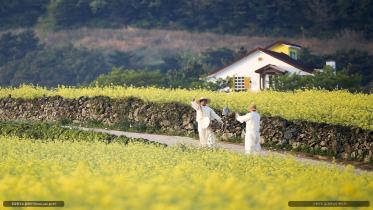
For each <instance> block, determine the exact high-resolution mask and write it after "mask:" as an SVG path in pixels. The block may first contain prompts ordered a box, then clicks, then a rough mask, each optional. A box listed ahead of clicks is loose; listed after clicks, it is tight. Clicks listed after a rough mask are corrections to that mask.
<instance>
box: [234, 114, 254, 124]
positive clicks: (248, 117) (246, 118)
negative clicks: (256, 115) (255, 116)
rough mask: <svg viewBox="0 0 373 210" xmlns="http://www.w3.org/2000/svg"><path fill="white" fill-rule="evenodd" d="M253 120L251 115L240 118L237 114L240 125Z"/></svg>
mask: <svg viewBox="0 0 373 210" xmlns="http://www.w3.org/2000/svg"><path fill="white" fill-rule="evenodd" d="M250 119H251V114H250V113H248V114H245V115H243V116H240V115H239V114H238V113H236V120H237V121H239V122H240V123H243V122H247V121H249V120H250Z"/></svg>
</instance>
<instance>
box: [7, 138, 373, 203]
mask: <svg viewBox="0 0 373 210" xmlns="http://www.w3.org/2000/svg"><path fill="white" fill-rule="evenodd" d="M372 180H373V173H367V172H359V173H357V172H356V171H354V170H353V168H352V167H344V168H339V167H337V166H334V165H331V166H326V165H324V164H319V165H313V164H312V165H309V164H305V163H300V162H298V161H297V160H295V159H293V158H292V157H282V156H281V157H279V156H273V155H268V156H265V157H258V156H245V155H242V154H236V153H232V152H227V151H223V150H207V149H197V148H190V147H175V148H163V147H156V146H152V145H144V144H140V143H134V144H129V145H128V146H123V145H122V144H119V143H112V144H105V143H100V142H66V141H55V142H41V141H35V142H32V141H31V140H29V139H18V138H15V137H0V198H1V200H2V201H4V200H29V201H30V200H31V201H32V200H38V201H39V200H62V201H65V208H63V209H89V210H93V209H100V210H102V209H106V210H109V209H144V210H145V209H146V210H149V209H159V210H165V209H180V210H183V209H188V210H189V209H196V210H197V209H198V210H200V209H212V210H218V209H225V210H227V209H228V210H229V209H231V210H237V209H240V210H244V209H261V210H266V209H271V210H273V209H288V207H287V203H288V201H290V200H370V201H372V199H373V197H372V195H373V182H372ZM1 208H3V207H0V209H1ZM4 209H11V208H4ZM17 209H18V208H17ZM24 209H26V208H24ZM49 209H53V208H49ZM56 209H60V208H56ZM297 209H302V208H297ZM304 209H308V208H304ZM323 209H328V208H323ZM332 209H344V210H345V209H350V208H332Z"/></svg>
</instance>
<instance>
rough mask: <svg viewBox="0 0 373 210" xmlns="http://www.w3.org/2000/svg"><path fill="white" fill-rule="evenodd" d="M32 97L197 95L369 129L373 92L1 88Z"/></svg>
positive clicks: (179, 98)
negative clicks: (223, 91) (225, 91)
mask: <svg viewBox="0 0 373 210" xmlns="http://www.w3.org/2000/svg"><path fill="white" fill-rule="evenodd" d="M9 94H11V95H12V97H21V98H35V97H40V96H54V95H60V96H62V97H65V98H79V97H80V96H100V95H103V96H108V97H111V98H124V97H129V96H134V97H138V98H141V99H144V100H146V101H153V102H159V103H164V102H173V101H175V102H181V103H184V104H189V103H190V101H191V99H192V98H194V97H195V98H199V97H201V96H205V97H209V98H210V99H211V100H212V103H211V106H212V107H214V108H217V109H222V108H223V107H225V106H228V107H229V108H230V109H231V110H232V111H240V112H244V111H245V110H246V107H247V105H248V104H250V103H256V104H257V105H258V110H259V112H260V113H261V114H264V115H270V116H280V117H283V118H285V119H288V120H294V119H303V120H308V121H313V122H325V123H331V124H341V125H349V126H358V127H361V128H365V129H369V130H373V95H371V94H361V93H359V94H352V93H349V92H347V91H323V90H307V91H296V92H294V93H293V92H274V91H264V92H259V93H248V92H235V93H219V92H212V91H206V90H185V89H161V88H132V87H121V86H114V87H103V88H100V87H81V88H73V87H64V86H61V87H59V88H56V89H51V90H49V89H46V88H42V87H33V86H27V85H26V86H22V87H20V88H1V89H0V97H7V96H8V95H9Z"/></svg>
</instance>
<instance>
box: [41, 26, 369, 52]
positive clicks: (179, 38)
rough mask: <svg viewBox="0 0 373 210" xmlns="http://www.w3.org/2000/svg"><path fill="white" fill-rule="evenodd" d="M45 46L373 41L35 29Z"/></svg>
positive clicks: (328, 45) (337, 45) (332, 48)
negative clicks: (67, 44)
mask: <svg viewBox="0 0 373 210" xmlns="http://www.w3.org/2000/svg"><path fill="white" fill-rule="evenodd" d="M37 33H38V35H39V37H40V38H41V40H42V41H43V42H45V43H46V44H48V45H64V44H66V43H72V44H73V45H74V46H76V47H87V48H90V49H97V48H99V49H105V50H120V51H138V50H144V49H146V50H150V51H164V52H166V53H167V52H169V53H174V52H180V51H185V50H191V51H194V52H201V51H203V50H206V49H208V48H222V47H226V48H229V49H232V50H237V49H239V48H240V47H245V48H247V49H251V48H255V47H259V46H260V47H264V46H266V45H269V44H271V43H272V42H275V41H277V40H287V41H290V42H294V43H297V44H299V45H301V46H303V47H306V48H309V49H310V50H311V52H313V53H315V54H332V53H335V52H336V51H338V50H350V49H358V50H362V51H368V52H370V53H373V42H370V41H367V40H365V39H364V38H363V37H362V35H360V34H359V33H356V32H352V31H344V32H343V33H341V34H339V35H338V36H337V37H336V38H332V39H325V40H321V39H318V38H288V37H269V36H243V35H228V34H218V33H210V32H189V31H182V30H161V29H140V28H134V27H126V28H118V29H104V28H80V29H71V30H63V31H57V32H52V31H48V32H43V31H41V30H39V31H37Z"/></svg>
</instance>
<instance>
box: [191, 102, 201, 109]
mask: <svg viewBox="0 0 373 210" xmlns="http://www.w3.org/2000/svg"><path fill="white" fill-rule="evenodd" d="M192 107H193V109H195V110H200V109H201V106H200V105H198V104H197V102H195V101H192Z"/></svg>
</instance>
